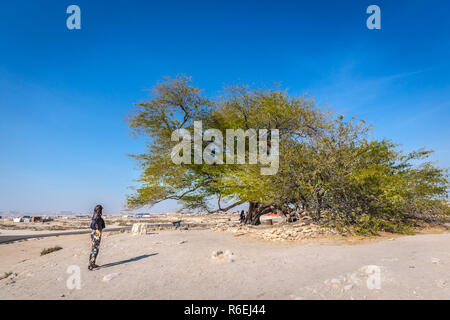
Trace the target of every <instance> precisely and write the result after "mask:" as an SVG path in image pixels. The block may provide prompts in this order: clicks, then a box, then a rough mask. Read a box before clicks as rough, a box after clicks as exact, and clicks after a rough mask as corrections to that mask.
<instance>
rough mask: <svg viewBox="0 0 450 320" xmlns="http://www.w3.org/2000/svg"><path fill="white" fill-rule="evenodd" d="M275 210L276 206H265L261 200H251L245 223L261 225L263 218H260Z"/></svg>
mask: <svg viewBox="0 0 450 320" xmlns="http://www.w3.org/2000/svg"><path fill="white" fill-rule="evenodd" d="M273 210H274V206H272V205H266V206H263V205H262V204H261V203H259V202H250V203H249V206H248V214H247V216H246V217H245V220H244V221H245V224H251V225H254V226H257V225H260V224H261V220H260V219H259V218H260V217H261V216H262V215H265V214H267V213H269V212H270V211H273Z"/></svg>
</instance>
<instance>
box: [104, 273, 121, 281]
mask: <svg viewBox="0 0 450 320" xmlns="http://www.w3.org/2000/svg"><path fill="white" fill-rule="evenodd" d="M119 275H120V273H110V274H107V275H106V276H104V277H103V281H105V282H108V281H111V280H112V279H114V278H117V277H118V276H119Z"/></svg>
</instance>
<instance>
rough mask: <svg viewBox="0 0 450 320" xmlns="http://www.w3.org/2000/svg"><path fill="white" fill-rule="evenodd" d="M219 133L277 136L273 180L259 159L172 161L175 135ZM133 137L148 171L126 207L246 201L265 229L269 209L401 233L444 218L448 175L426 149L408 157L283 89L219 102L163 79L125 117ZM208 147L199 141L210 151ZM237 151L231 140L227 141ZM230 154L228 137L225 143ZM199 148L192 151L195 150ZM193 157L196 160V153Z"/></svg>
mask: <svg viewBox="0 0 450 320" xmlns="http://www.w3.org/2000/svg"><path fill="white" fill-rule="evenodd" d="M195 121H202V124H203V130H206V129H208V128H215V129H218V130H220V131H221V132H223V136H224V137H225V133H226V130H227V129H235V130H237V129H243V130H244V131H246V130H249V129H255V130H262V129H267V130H269V131H268V133H267V137H266V139H267V141H268V148H269V152H270V151H271V148H272V145H271V143H272V141H271V134H270V133H269V132H270V129H277V130H278V132H279V168H278V171H277V174H274V175H261V168H262V167H265V165H262V164H261V163H258V164H250V163H249V158H250V156H251V155H250V153H251V150H250V144H249V142H248V141H246V143H245V154H246V156H245V161H244V162H245V163H241V164H229V163H227V164H206V163H201V164H199V163H198V164H194V161H192V163H193V164H174V162H173V161H172V158H171V155H172V149H173V147H174V146H175V145H176V144H177V143H178V142H177V141H172V139H171V138H172V133H173V132H174V131H175V130H177V129H186V130H188V131H189V132H191V133H192V132H194V122H195ZM128 122H129V125H130V128H131V129H132V132H133V133H134V134H136V135H145V136H147V137H148V142H147V151H146V152H145V153H144V154H139V155H134V156H133V157H134V158H136V159H137V160H138V163H139V164H140V167H141V169H142V174H141V177H140V179H139V182H140V185H139V186H138V187H137V188H136V190H135V193H134V194H133V195H131V196H130V197H129V198H128V206H129V208H137V207H141V206H151V205H154V204H156V203H158V202H161V201H164V200H168V199H174V200H178V201H179V202H180V203H181V204H182V205H183V208H184V209H186V210H194V209H200V210H206V211H208V212H218V211H226V210H230V209H231V208H233V207H236V206H238V205H242V204H244V203H247V204H248V205H249V210H248V211H249V212H248V215H247V217H246V222H247V223H249V224H259V223H260V222H259V221H260V220H259V218H260V216H261V215H263V214H265V213H268V212H270V211H277V212H280V213H282V214H285V213H289V212H292V211H295V210H299V209H302V210H306V211H307V212H308V213H310V214H311V215H312V216H313V217H314V218H315V219H316V220H317V221H327V222H331V223H333V224H334V225H339V226H347V225H356V226H357V227H358V228H359V230H363V231H364V232H365V230H366V229H367V230H369V232H370V231H371V230H376V229H383V230H392V231H399V230H400V228H399V226H404V225H405V223H406V221H407V220H408V219H411V217H412V216H414V217H415V218H424V217H427V218H430V217H437V216H438V217H439V218H442V217H444V218H445V217H446V216H448V213H449V210H448V206H447V204H446V202H445V201H446V197H447V190H448V180H447V174H446V171H445V170H443V169H440V168H438V167H436V166H435V165H433V164H432V163H428V162H425V163H423V164H422V165H419V166H413V165H412V164H411V163H412V161H415V160H417V159H423V158H424V157H426V156H427V155H428V154H429V152H428V151H420V152H413V153H411V154H408V155H404V154H402V153H401V152H399V151H397V149H396V146H395V145H394V144H393V143H391V142H390V141H388V140H381V141H378V140H374V139H369V137H368V132H369V131H370V128H369V127H368V126H366V125H365V123H364V122H363V121H359V122H357V121H356V120H355V119H351V120H350V121H344V119H343V117H342V116H341V117H335V116H334V115H333V114H331V113H329V112H324V111H322V110H320V109H319V108H317V107H316V106H315V103H314V101H313V100H311V99H308V98H307V97H306V96H302V97H292V96H290V95H289V94H288V92H287V91H286V90H283V89H281V88H280V87H279V86H277V85H275V86H274V87H273V88H264V89H252V88H250V87H249V86H245V85H241V86H239V85H238V86H230V87H227V88H225V89H224V91H223V92H222V94H221V95H219V96H218V97H215V98H208V97H206V96H205V95H204V94H203V93H202V91H201V90H200V89H199V88H197V87H195V86H194V85H193V84H192V81H191V79H190V78H189V77H186V76H177V77H176V78H174V79H172V78H167V79H165V81H162V82H160V83H158V84H157V85H156V86H155V87H154V88H153V90H152V92H151V97H150V99H149V100H147V101H144V102H142V103H138V104H136V108H135V109H134V111H133V112H132V113H131V114H130V116H129V119H128ZM209 143H211V141H209V142H208V141H203V147H206V146H207V145H208V144H209ZM231 143H232V144H233V147H234V143H235V142H234V140H233V141H232V142H231ZM219 146H220V147H222V148H223V150H224V154H225V153H226V150H228V147H231V145H227V141H224V142H223V143H222V142H221V143H220V144H219ZM192 151H194V150H192ZM194 153H195V152H192V158H193V157H194V156H193V154H194Z"/></svg>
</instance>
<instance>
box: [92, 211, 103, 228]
mask: <svg viewBox="0 0 450 320" xmlns="http://www.w3.org/2000/svg"><path fill="white" fill-rule="evenodd" d="M91 229H92V230H99V231H102V230H103V229H105V221H104V220H103V218H102V217H101V216H98V215H96V214H94V216H93V217H92V221H91Z"/></svg>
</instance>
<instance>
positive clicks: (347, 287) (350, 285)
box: [344, 284, 353, 291]
mask: <svg viewBox="0 0 450 320" xmlns="http://www.w3.org/2000/svg"><path fill="white" fill-rule="evenodd" d="M351 289H353V284H348V285H346V286H344V290H345V291H348V290H351Z"/></svg>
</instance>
